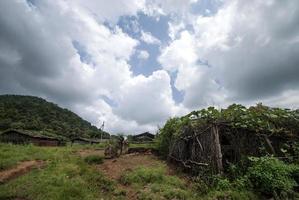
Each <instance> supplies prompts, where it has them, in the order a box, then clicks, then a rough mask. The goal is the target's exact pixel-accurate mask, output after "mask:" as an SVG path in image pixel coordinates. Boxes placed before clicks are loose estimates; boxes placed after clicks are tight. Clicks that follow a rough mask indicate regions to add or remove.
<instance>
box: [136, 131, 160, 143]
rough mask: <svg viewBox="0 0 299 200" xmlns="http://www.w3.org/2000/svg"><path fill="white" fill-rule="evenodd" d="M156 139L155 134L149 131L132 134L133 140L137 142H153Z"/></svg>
mask: <svg viewBox="0 0 299 200" xmlns="http://www.w3.org/2000/svg"><path fill="white" fill-rule="evenodd" d="M154 139H155V135H154V134H151V133H149V132H144V133H141V134H138V135H134V136H132V141H133V142H136V143H147V142H153V141H154Z"/></svg>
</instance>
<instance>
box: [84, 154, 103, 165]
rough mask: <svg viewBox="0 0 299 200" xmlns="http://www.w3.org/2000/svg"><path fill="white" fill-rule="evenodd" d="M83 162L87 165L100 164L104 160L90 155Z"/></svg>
mask: <svg viewBox="0 0 299 200" xmlns="http://www.w3.org/2000/svg"><path fill="white" fill-rule="evenodd" d="M84 161H85V162H86V163H88V164H102V163H103V162H104V158H103V157H102V156H98V155H90V156H86V157H85V158H84Z"/></svg>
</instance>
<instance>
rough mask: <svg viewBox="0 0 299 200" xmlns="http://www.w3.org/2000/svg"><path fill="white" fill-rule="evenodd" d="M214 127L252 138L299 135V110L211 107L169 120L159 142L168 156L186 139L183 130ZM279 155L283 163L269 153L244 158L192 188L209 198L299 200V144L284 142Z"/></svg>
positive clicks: (199, 179) (197, 181)
mask: <svg viewBox="0 0 299 200" xmlns="http://www.w3.org/2000/svg"><path fill="white" fill-rule="evenodd" d="M211 123H225V124H226V125H227V126H229V127H231V129H232V130H233V129H234V130H245V129H246V130H247V131H250V132H251V133H253V134H265V135H272V136H273V135H275V134H277V135H279V136H280V137H284V136H298V130H299V110H289V109H281V108H270V107H267V106H264V105H262V104H257V105H256V106H252V107H249V108H246V107H244V106H242V105H237V104H233V105H231V106H229V107H228V108H226V109H216V108H214V107H209V108H207V109H202V110H199V111H193V112H191V113H190V114H188V115H186V116H183V117H176V118H171V119H169V120H168V121H167V122H166V124H165V125H164V127H163V128H161V129H160V130H159V133H158V136H157V138H156V142H157V148H158V150H159V153H160V154H161V155H162V156H163V157H167V156H168V153H169V147H170V145H171V144H172V142H173V141H174V140H175V139H176V138H178V137H180V136H181V135H180V134H181V133H182V132H183V131H182V130H184V128H186V127H192V126H193V125H196V127H200V128H201V127H207V126H208V125H210V124H211ZM241 132H242V131H241ZM280 150H281V153H283V154H284V156H285V157H286V158H285V160H284V161H281V160H279V159H277V158H274V157H271V156H269V155H267V154H265V156H264V157H260V158H255V157H246V155H244V158H243V161H242V163H239V164H233V163H231V164H230V166H229V167H228V168H227V169H225V174H223V175H221V176H220V175H217V176H212V175H210V174H208V173H202V174H201V175H200V177H196V178H194V179H193V181H192V183H193V184H194V185H195V187H196V191H197V192H198V193H200V194H201V196H204V197H205V199H259V198H261V197H260V195H261V196H270V197H274V198H275V199H297V198H299V197H298V193H296V192H295V191H294V188H295V187H298V184H299V171H298V169H299V166H298V163H299V160H298V155H299V142H296V141H292V143H285V144H284V145H283V148H281V149H280ZM247 156H248V155H247Z"/></svg>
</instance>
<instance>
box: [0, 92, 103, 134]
mask: <svg viewBox="0 0 299 200" xmlns="http://www.w3.org/2000/svg"><path fill="white" fill-rule="evenodd" d="M9 128H12V129H24V130H32V131H33V132H36V133H37V132H38V133H39V134H44V135H48V136H60V137H66V138H71V137H77V136H79V137H89V138H96V137H100V135H101V130H100V129H98V128H97V127H95V126H92V125H91V124H90V123H89V122H87V121H86V120H83V119H82V118H81V117H79V116H78V115H76V114H75V113H73V112H71V111H69V110H67V109H63V108H61V107H59V106H57V105H56V104H54V103H50V102H47V101H46V100H44V99H42V98H39V97H33V96H21V95H0V130H1V131H3V130H6V129H9ZM107 136H108V133H106V132H103V137H107Z"/></svg>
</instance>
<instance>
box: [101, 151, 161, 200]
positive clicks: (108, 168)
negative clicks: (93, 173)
mask: <svg viewBox="0 0 299 200" xmlns="http://www.w3.org/2000/svg"><path fill="white" fill-rule="evenodd" d="M158 165H161V160H158V159H157V158H156V157H155V156H153V155H145V154H126V155H122V156H121V157H119V158H116V159H111V160H106V161H105V162H104V163H103V164H101V165H99V166H98V168H99V170H101V171H102V172H103V173H104V174H105V176H106V177H108V178H110V179H112V180H115V181H116V182H117V183H118V187H119V188H120V189H122V190H124V191H126V198H127V199H130V200H135V199H137V194H136V191H135V190H133V189H132V188H131V187H130V186H125V185H122V184H121V183H119V179H120V178H121V176H122V174H124V173H125V172H126V171H131V170H133V169H135V168H137V167H140V166H145V167H155V166H158Z"/></svg>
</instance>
